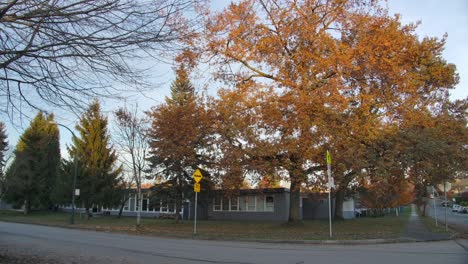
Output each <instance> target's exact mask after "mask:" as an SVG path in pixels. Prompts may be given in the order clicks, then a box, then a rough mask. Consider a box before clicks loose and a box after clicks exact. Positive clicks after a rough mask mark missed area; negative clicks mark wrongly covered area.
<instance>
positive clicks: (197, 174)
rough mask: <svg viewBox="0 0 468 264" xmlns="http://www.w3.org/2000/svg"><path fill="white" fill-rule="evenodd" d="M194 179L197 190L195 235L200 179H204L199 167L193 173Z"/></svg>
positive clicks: (195, 190) (194, 187)
mask: <svg viewBox="0 0 468 264" xmlns="http://www.w3.org/2000/svg"><path fill="white" fill-rule="evenodd" d="M192 177H193V179H194V180H195V184H194V185H193V191H194V192H195V215H194V218H193V220H194V221H193V235H196V234H197V207H198V193H199V192H200V181H201V179H203V175H202V174H201V171H200V169H197V170H196V171H195V172H194V173H193V176H192Z"/></svg>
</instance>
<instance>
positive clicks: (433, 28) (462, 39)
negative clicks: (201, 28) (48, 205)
mask: <svg viewBox="0 0 468 264" xmlns="http://www.w3.org/2000/svg"><path fill="white" fill-rule="evenodd" d="M212 2H213V4H212V6H213V7H214V8H215V9H217V10H220V9H222V8H223V7H225V6H227V4H228V3H229V1H222V0H212ZM387 5H388V7H389V9H390V12H391V13H399V14H401V19H402V21H403V23H409V22H416V21H421V25H420V26H419V28H418V29H417V34H418V35H419V36H420V37H421V38H422V37H425V36H431V37H434V36H435V37H442V36H443V35H444V34H445V33H447V34H448V38H447V43H446V46H445V51H444V58H445V59H446V60H447V61H448V62H450V63H454V64H455V65H456V66H457V70H458V73H459V75H460V83H459V84H458V85H457V87H456V89H455V90H453V91H452V92H451V99H462V98H466V97H468V1H467V0H446V1H442V0H389V1H388V4H387ZM157 70H158V73H157V76H160V80H159V81H158V82H159V83H160V84H161V85H160V87H159V88H157V89H156V90H155V91H154V92H152V93H151V94H150V95H149V96H148V98H140V99H139V104H140V109H141V110H148V108H149V107H150V106H152V105H155V104H156V103H158V102H161V101H162V100H163V99H164V96H166V95H168V94H169V84H170V81H171V80H172V79H173V74H172V70H171V69H170V67H160V68H158V69H157ZM104 107H105V108H106V110H112V108H113V107H115V103H112V104H105V105H104ZM33 116H34V115H33ZM57 120H58V122H61V123H63V124H65V125H68V126H69V127H70V128H72V129H73V128H74V124H75V122H76V120H77V119H76V117H74V116H73V117H72V116H70V115H68V116H66V115H62V114H58V115H57ZM8 122H9V121H7V122H6V123H7V133H8V137H9V144H10V146H11V148H14V146H16V143H17V141H18V135H19V134H20V133H22V128H13V127H12V126H11V125H10V124H8ZM22 123H23V124H22V126H23V127H27V126H28V125H29V122H28V121H24V122H22ZM60 130H61V141H62V154H63V155H64V156H67V154H66V153H65V152H66V151H64V147H65V144H66V143H68V142H69V141H70V137H71V136H70V133H69V132H68V131H67V130H65V129H63V128H60Z"/></svg>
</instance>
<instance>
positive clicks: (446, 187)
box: [437, 182, 452, 192]
mask: <svg viewBox="0 0 468 264" xmlns="http://www.w3.org/2000/svg"><path fill="white" fill-rule="evenodd" d="M437 187H438V188H439V190H441V191H443V192H444V191H445V192H448V191H450V190H451V189H452V184H451V183H450V182H445V184H437Z"/></svg>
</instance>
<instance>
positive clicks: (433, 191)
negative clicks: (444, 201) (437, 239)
mask: <svg viewBox="0 0 468 264" xmlns="http://www.w3.org/2000/svg"><path fill="white" fill-rule="evenodd" d="M432 198H433V204H434V219H435V224H436V226H439V223H438V222H437V208H436V202H435V187H434V186H432Z"/></svg>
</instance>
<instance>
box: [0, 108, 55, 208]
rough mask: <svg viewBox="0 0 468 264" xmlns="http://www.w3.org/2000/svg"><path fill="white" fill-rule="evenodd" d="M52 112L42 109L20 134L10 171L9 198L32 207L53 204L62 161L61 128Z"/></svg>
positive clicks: (47, 206)
mask: <svg viewBox="0 0 468 264" xmlns="http://www.w3.org/2000/svg"><path fill="white" fill-rule="evenodd" d="M53 118H54V117H53V115H44V114H43V113H42V112H39V113H38V114H37V116H36V117H35V118H34V120H33V121H32V122H31V125H30V126H29V128H28V129H26V130H25V131H24V133H23V135H21V138H20V140H19V142H18V145H17V147H16V150H15V160H14V161H13V163H12V165H11V166H10V168H9V169H8V171H7V179H6V180H7V189H8V193H7V195H6V197H7V200H8V201H10V202H12V203H14V204H15V205H17V206H21V205H23V206H24V213H25V214H28V212H29V211H30V210H31V209H44V208H50V207H52V206H53V204H54V202H53V200H52V197H51V193H52V191H53V189H54V187H55V181H56V178H57V174H58V169H59V163H60V146H59V130H58V128H57V125H56V124H54V123H53Z"/></svg>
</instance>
